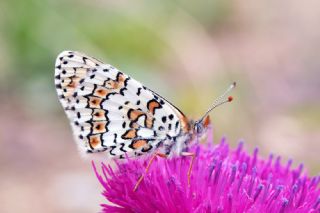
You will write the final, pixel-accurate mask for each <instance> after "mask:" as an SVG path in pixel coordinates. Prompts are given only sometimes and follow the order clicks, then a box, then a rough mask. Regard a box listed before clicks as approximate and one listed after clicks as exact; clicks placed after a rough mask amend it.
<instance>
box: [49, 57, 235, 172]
mask: <svg viewBox="0 0 320 213" xmlns="http://www.w3.org/2000/svg"><path fill="white" fill-rule="evenodd" d="M234 86H235V83H234V84H232V85H231V86H230V87H229V88H228V89H227V90H226V92H225V93H224V94H223V95H221V96H220V97H219V98H218V99H217V100H216V101H215V102H214V104H213V106H212V107H211V108H210V109H209V110H208V111H207V112H206V113H205V115H204V116H203V117H201V118H200V119H199V120H198V121H195V122H194V121H192V120H189V119H188V118H187V117H186V116H185V115H184V114H183V112H182V111H181V110H179V109H178V108H177V107H175V106H174V105H173V104H171V103H170V102H169V101H168V100H166V99H165V98H163V97H162V96H160V95H159V94H157V93H156V92H154V91H152V90H151V89H149V88H147V87H145V86H144V85H143V84H141V83H140V82H138V81H136V80H135V79H133V78H131V77H130V76H128V75H126V74H125V73H123V72H121V71H119V70H118V69H116V68H115V67H113V66H111V65H109V64H105V63H103V62H101V61H99V60H98V59H95V58H93V57H90V56H87V55H85V54H83V53H80V52H77V51H63V52H62V53H60V54H59V55H58V57H57V59H56V63H55V87H56V91H57V94H58V97H59V100H60V103H61V104H62V106H63V108H64V110H65V113H66V115H67V117H68V118H69V120H70V123H71V126H72V129H73V134H74V138H75V141H76V143H77V144H78V147H79V148H80V150H81V151H82V152H85V153H96V152H104V153H105V154H106V157H107V158H126V157H136V156H141V155H145V154H148V153H153V154H157V155H158V156H162V157H170V156H174V155H187V156H193V157H194V155H192V154H190V153H188V152H186V150H187V148H188V147H189V146H190V144H191V142H192V141H193V139H194V137H198V136H199V135H202V134H203V133H204V132H205V129H206V128H207V127H208V125H209V124H210V120H209V115H208V114H209V112H210V111H211V110H212V109H214V108H215V107H217V106H219V105H221V104H223V103H226V102H230V101H232V97H231V96H230V97H226V94H227V93H228V92H229V91H230V90H232V88H234ZM154 156H156V155H154ZM152 160H153V158H152ZM149 164H151V161H150V163H149ZM148 168H149V165H148V167H147V169H148Z"/></svg>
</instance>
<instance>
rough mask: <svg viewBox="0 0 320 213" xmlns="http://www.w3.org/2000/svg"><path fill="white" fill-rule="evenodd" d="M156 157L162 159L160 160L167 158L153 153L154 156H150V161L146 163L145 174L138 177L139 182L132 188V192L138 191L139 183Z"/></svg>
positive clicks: (161, 154)
mask: <svg viewBox="0 0 320 213" xmlns="http://www.w3.org/2000/svg"><path fill="white" fill-rule="evenodd" d="M157 156H159V157H162V158H166V157H167V155H165V154H163V153H155V154H154V155H152V157H151V158H150V160H149V162H148V164H147V167H146V170H145V173H144V174H142V175H141V176H140V178H139V180H138V181H137V183H136V185H135V186H134V188H133V191H134V192H135V191H136V190H137V189H138V187H139V185H140V183H141V181H142V180H143V178H144V176H145V175H146V174H147V173H148V171H149V169H150V166H151V164H152V163H153V161H154V159H155V158H156V157H157Z"/></svg>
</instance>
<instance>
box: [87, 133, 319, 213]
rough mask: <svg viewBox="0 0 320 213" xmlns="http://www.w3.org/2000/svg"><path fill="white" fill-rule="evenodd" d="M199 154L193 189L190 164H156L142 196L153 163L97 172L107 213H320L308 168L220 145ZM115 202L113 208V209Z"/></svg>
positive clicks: (199, 148) (140, 161)
mask: <svg viewBox="0 0 320 213" xmlns="http://www.w3.org/2000/svg"><path fill="white" fill-rule="evenodd" d="M189 151H191V152H195V153H196V158H195V161H194V165H193V168H192V174H191V183H190V186H188V179H187V172H188V169H189V165H190V160H191V159H190V158H188V157H182V156H177V157H174V158H172V159H161V158H158V159H156V160H155V161H154V162H153V164H152V165H151V167H150V170H149V172H148V173H147V174H146V176H145V178H144V179H143V181H142V183H141V184H140V185H139V188H138V190H137V191H135V192H134V191H133V188H134V186H135V184H136V182H137V180H138V179H139V177H140V176H141V174H143V173H144V171H145V168H146V164H147V162H148V158H137V159H127V160H125V161H126V162H120V161H118V162H116V167H117V168H111V167H110V166H107V165H106V164H104V163H102V164H101V168H102V170H101V172H98V171H97V169H96V167H95V165H94V164H93V166H94V170H95V173H96V175H97V177H98V179H99V181H100V183H101V184H102V185H103V187H104V192H103V195H104V196H105V198H106V199H107V200H108V204H102V207H103V212H258V211H259V212H287V211H296V212H319V211H320V189H319V187H318V185H319V182H320V176H317V177H308V176H307V174H306V173H305V172H304V171H303V165H302V164H301V165H299V166H298V168H294V169H292V168H291V164H292V161H291V160H289V161H288V162H287V164H286V165H282V164H281V163H280V157H277V158H275V159H274V157H273V155H270V156H269V159H268V160H263V159H261V158H259V156H258V149H255V150H254V153H253V154H252V155H250V154H248V153H247V152H246V151H245V150H243V143H242V142H240V143H239V145H238V147H237V149H235V150H230V149H229V145H228V144H227V143H226V140H225V139H224V138H223V139H222V140H221V143H220V144H218V145H216V146H212V145H195V146H194V147H192V148H191V149H190V150H189ZM110 202H111V203H112V204H110Z"/></svg>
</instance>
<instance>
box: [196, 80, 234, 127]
mask: <svg viewBox="0 0 320 213" xmlns="http://www.w3.org/2000/svg"><path fill="white" fill-rule="evenodd" d="M235 87H236V82H233V83H232V84H231V85H230V86H229V87H228V89H227V90H226V91H225V92H224V93H223V94H222V95H220V96H219V97H218V98H217V99H216V100H214V102H213V103H212V106H211V107H210V108H209V109H208V110H207V112H206V113H205V114H204V115H203V116H202V118H201V119H200V122H201V121H202V120H203V119H204V118H205V117H206V116H207V115H208V114H209V113H210V112H211V111H212V110H213V109H214V108H217V107H218V106H220V105H222V104H225V103H228V102H231V101H232V100H233V97H232V96H227V94H228V93H230V92H231V91H232V90H233V89H234V88H235Z"/></svg>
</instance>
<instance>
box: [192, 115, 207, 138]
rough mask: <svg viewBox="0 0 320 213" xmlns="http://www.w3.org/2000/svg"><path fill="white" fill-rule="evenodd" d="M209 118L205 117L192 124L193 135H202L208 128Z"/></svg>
mask: <svg viewBox="0 0 320 213" xmlns="http://www.w3.org/2000/svg"><path fill="white" fill-rule="evenodd" d="M210 123H211V122H210V117H209V115H207V116H206V117H204V118H203V119H200V120H198V121H196V122H194V124H193V132H194V134H195V135H198V136H199V135H203V134H204V133H205V132H206V130H207V129H208V127H209V126H210Z"/></svg>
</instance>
